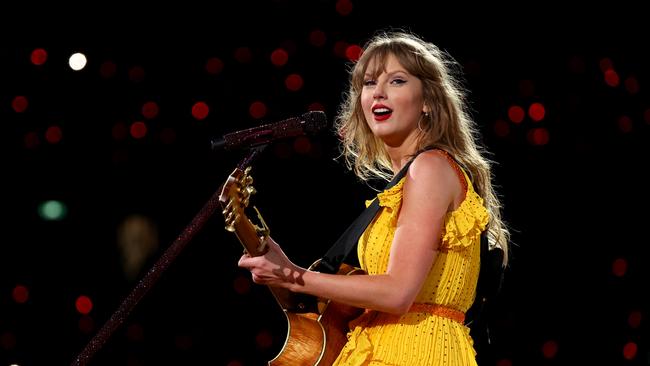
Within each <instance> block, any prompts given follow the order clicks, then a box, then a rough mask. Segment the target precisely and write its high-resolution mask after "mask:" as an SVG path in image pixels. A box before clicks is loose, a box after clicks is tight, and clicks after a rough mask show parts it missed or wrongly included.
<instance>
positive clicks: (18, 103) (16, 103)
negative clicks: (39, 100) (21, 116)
mask: <svg viewBox="0 0 650 366" xmlns="http://www.w3.org/2000/svg"><path fill="white" fill-rule="evenodd" d="M28 106H29V102H28V101H27V98H25V97H24V96H22V95H19V96H17V97H15V98H14V99H13V100H12V101H11V108H13V109H14V111H15V112H16V113H23V112H24V111H25V110H27V107H28Z"/></svg>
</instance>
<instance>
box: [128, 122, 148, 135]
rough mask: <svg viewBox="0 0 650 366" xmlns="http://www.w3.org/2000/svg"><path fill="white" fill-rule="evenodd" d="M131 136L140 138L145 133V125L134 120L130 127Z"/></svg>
mask: <svg viewBox="0 0 650 366" xmlns="http://www.w3.org/2000/svg"><path fill="white" fill-rule="evenodd" d="M130 132H131V137H133V138H134V139H141V138H143V137H145V136H146V135H147V125H146V124H145V123H144V122H141V121H138V122H134V123H133V124H132V125H131V128H130Z"/></svg>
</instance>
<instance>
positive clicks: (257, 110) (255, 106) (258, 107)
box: [248, 101, 267, 119]
mask: <svg viewBox="0 0 650 366" xmlns="http://www.w3.org/2000/svg"><path fill="white" fill-rule="evenodd" d="M248 113H249V114H250V115H251V117H253V118H255V119H260V118H263V117H264V116H266V113H267V108H266V104H264V103H263V102H260V101H256V102H253V103H251V106H250V107H248Z"/></svg>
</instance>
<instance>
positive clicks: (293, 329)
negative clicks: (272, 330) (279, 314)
mask: <svg viewBox="0 0 650 366" xmlns="http://www.w3.org/2000/svg"><path fill="white" fill-rule="evenodd" d="M363 273H364V272H363V271H362V270H361V269H358V268H354V267H351V266H348V265H346V264H343V265H342V266H341V269H340V270H339V272H338V274H339V275H352V274H363ZM318 308H319V309H318V310H317V311H314V312H306V313H297V312H292V311H288V310H286V309H284V314H285V315H286V317H287V322H288V331H287V338H286V340H285V342H284V346H283V347H282V350H281V351H280V353H278V355H277V356H275V358H274V359H272V360H271V361H269V365H271V366H329V365H331V364H332V363H334V360H336V358H337V357H338V355H339V353H340V352H341V349H342V348H343V346H344V345H345V343H346V342H347V332H348V331H349V328H348V323H349V322H350V321H351V320H353V319H356V318H357V317H359V316H360V315H361V314H362V313H363V309H360V308H357V307H354V306H349V305H344V304H341V303H337V302H334V301H329V300H323V301H322V302H320V303H319V304H318Z"/></svg>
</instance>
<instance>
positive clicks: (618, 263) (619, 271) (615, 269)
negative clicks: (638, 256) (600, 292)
mask: <svg viewBox="0 0 650 366" xmlns="http://www.w3.org/2000/svg"><path fill="white" fill-rule="evenodd" d="M626 272H627V261H626V260H625V259H623V258H617V259H616V260H614V263H612V273H613V274H614V276H616V277H623V276H625V273H626Z"/></svg>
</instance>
